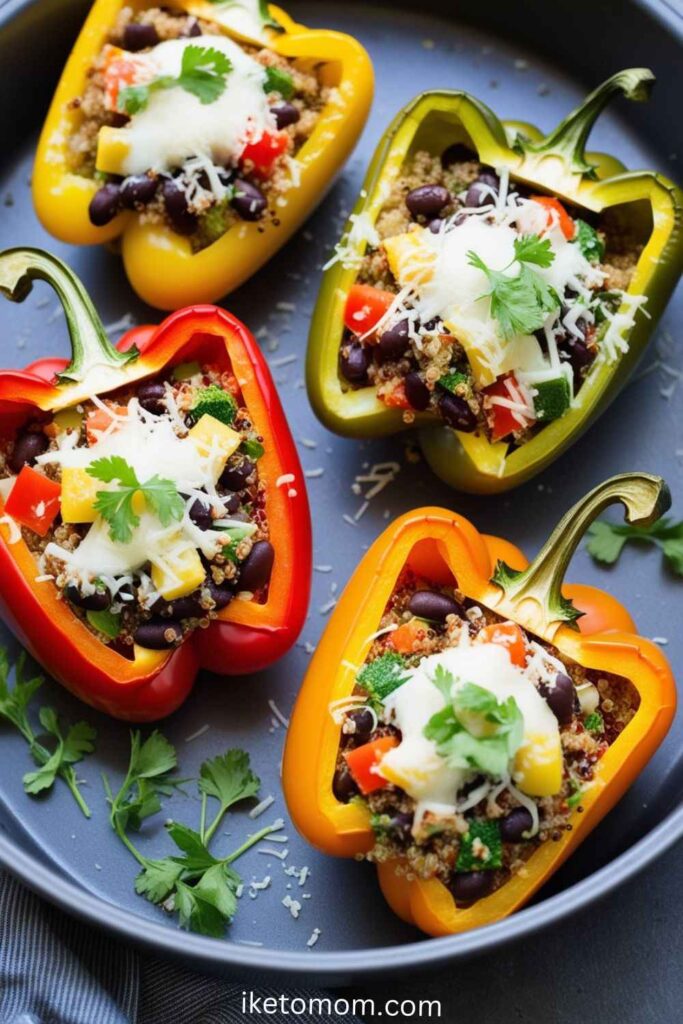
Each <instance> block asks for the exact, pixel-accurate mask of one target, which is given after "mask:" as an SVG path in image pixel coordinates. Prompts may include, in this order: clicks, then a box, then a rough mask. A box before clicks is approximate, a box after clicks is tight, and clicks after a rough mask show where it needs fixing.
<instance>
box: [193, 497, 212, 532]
mask: <svg viewBox="0 0 683 1024" xmlns="http://www.w3.org/2000/svg"><path fill="white" fill-rule="evenodd" d="M188 515H189V517H190V519H191V520H192V522H193V523H194V525H195V526H196V527H197V528H198V529H200V530H210V529H211V527H212V526H213V516H212V515H211V508H210V506H209V505H205V504H204V502H203V501H202V500H201V498H196V499H195V500H194V501H193V502H192V504H191V505H190V511H189V513H188Z"/></svg>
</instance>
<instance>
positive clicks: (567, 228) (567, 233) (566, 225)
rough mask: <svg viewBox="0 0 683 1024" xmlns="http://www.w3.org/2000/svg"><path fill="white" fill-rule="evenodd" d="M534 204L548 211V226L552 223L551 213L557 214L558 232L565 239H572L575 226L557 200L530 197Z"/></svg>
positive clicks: (548, 197)
mask: <svg viewBox="0 0 683 1024" xmlns="http://www.w3.org/2000/svg"><path fill="white" fill-rule="evenodd" d="M531 198H532V199H533V201H534V202H535V203H538V204H539V205H540V206H545V208H546V209H547V211H548V226H550V225H551V224H552V223H553V220H554V217H553V213H556V214H557V218H558V223H559V225H560V230H561V232H562V234H563V235H564V237H565V238H567V239H570V240H571V239H572V238H573V237H574V235H575V233H576V224H575V223H574V221H573V220H572V218H571V217H570V216H569V214H568V213H567V211H566V210H565V208H564V206H563V205H562V203H561V202H560V200H559V199H556V198H555V197H554V196H532V197H531Z"/></svg>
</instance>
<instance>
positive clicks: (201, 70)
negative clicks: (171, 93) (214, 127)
mask: <svg viewBox="0 0 683 1024" xmlns="http://www.w3.org/2000/svg"><path fill="white" fill-rule="evenodd" d="M231 71H232V61H231V60H230V58H229V57H227V56H226V55H225V54H224V53H223V52H222V50H217V49H216V48H215V47H213V46H187V47H186V48H185V49H184V50H183V57H182V62H181V66H180V74H179V75H177V76H176V75H159V76H158V77H157V78H153V79H152V81H151V82H146V83H144V84H142V85H127V86H125V88H123V89H121V90H120V91H119V94H118V99H117V107H118V109H119V111H120V112H121V113H122V114H129V115H133V114H138V113H139V112H140V111H141V110H144V109H145V108H146V107H147V105H148V103H149V100H150V97H151V95H152V93H154V92H158V91H159V90H160V89H175V88H180V89H184V90H185V92H189V93H191V94H192V95H193V96H196V97H197V99H198V100H199V102H200V103H203V104H208V103H215V101H216V100H217V99H218V98H219V97H220V96H222V95H223V93H224V92H225V89H226V86H227V81H226V77H227V75H229V74H230V72H231Z"/></svg>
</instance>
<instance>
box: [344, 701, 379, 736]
mask: <svg viewBox="0 0 683 1024" xmlns="http://www.w3.org/2000/svg"><path fill="white" fill-rule="evenodd" d="M346 721H347V722H350V723H352V731H351V732H350V733H349V735H350V736H352V737H353V739H354V740H355V741H356V743H358V744H359V745H360V744H361V743H367V742H368V740H369V739H370V737H371V735H372V732H373V729H374V728H375V716H374V715H373V713H372V711H370V709H369V708H360V710H358V711H351V712H349V714H348V715H347V716H346Z"/></svg>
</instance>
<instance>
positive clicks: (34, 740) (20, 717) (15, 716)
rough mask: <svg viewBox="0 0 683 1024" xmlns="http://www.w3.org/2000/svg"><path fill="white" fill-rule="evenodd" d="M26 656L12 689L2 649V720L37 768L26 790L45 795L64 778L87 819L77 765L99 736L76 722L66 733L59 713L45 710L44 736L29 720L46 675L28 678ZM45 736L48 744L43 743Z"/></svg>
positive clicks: (42, 714)
mask: <svg viewBox="0 0 683 1024" xmlns="http://www.w3.org/2000/svg"><path fill="white" fill-rule="evenodd" d="M25 668H26V655H25V654H24V653H23V652H22V654H21V655H20V656H19V658H18V659H17V662H16V664H15V666H14V686H13V687H12V688H10V685H9V675H10V664H9V658H8V656H7V651H6V650H4V649H3V648H0V718H4V719H5V720H6V721H7V722H10V723H11V724H12V725H13V726H14V727H15V728H16V729H17V730H18V731H19V732H20V733H21V735H22V736H23V737H24V739H25V740H26V742H27V743H28V745H29V750H30V753H31V756H32V757H33V760H34V761H35V763H36V765H37V768H36V770H35V771H32V772H27V773H26V774H25V775H24V778H23V783H24V789H25V791H26V792H27V793H29V794H30V795H31V796H36V795H37V794H38V793H44V792H46V791H47V790H49V789H52V787H53V786H54V784H55V781H56V780H57V779H58V778H60V779H62V780H63V781H64V782H65V783H66V784H67V786H68V787H69V789H70V790H71V793H72V795H73V798H74V800H75V801H76V803H77V804H78V806H79V807H80V809H81V811H82V812H83V814H84V815H85V817H86V818H89V817H90V808H89V807H88V805H87V803H86V802H85V800H84V799H83V795H82V793H81V791H80V788H79V783H78V779H77V777H76V772H75V770H74V765H75V764H77V763H78V762H79V761H81V760H82V759H83V758H84V757H85V755H86V754H90V753H92V751H93V750H94V749H95V747H94V744H95V738H96V736H97V733H96V731H95V729H93V727H92V726H91V725H88V724H87V722H76V724H75V725H71V726H69V728H68V729H67V730H66V732H63V730H62V727H61V725H60V722H59V719H58V717H57V714H56V712H55V711H54V709H53V708H51V707H42V708H40V710H39V712H38V719H39V721H40V725H41V727H42V733H41V732H39V733H36V731H35V730H34V728H33V725H32V724H31V720H30V718H29V705H30V703H31V701H32V699H33V697H34V696H35V694H36V693H37V691H38V690H39V689H40V687H41V686H42V685H43V683H44V681H45V680H44V678H43V677H42V676H34V677H33V678H32V679H26V678H25V675H24V673H25ZM41 736H44V742H43V741H42V740H41Z"/></svg>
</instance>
